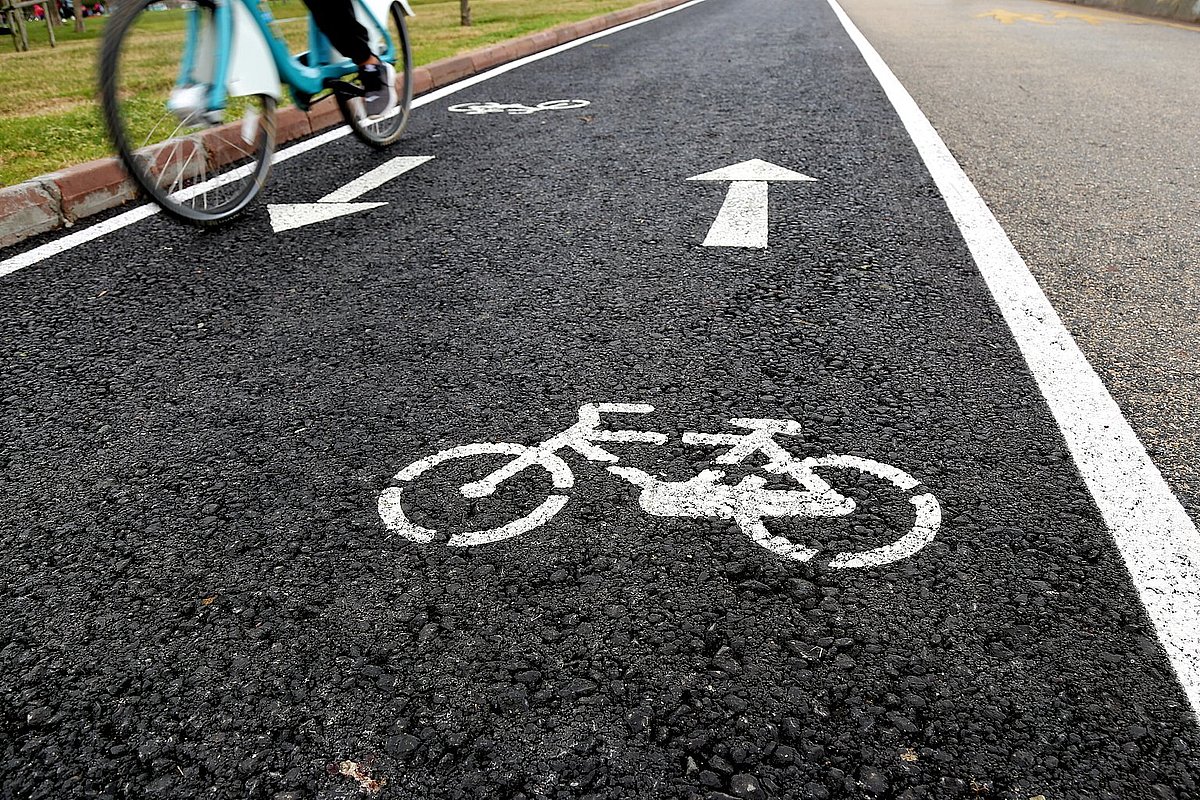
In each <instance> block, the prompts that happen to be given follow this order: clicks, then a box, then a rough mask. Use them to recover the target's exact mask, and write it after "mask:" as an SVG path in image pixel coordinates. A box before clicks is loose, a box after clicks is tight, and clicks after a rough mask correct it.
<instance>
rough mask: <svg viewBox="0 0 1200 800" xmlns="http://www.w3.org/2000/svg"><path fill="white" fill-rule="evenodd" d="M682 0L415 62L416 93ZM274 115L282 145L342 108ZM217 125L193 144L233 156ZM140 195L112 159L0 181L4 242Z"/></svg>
mask: <svg viewBox="0 0 1200 800" xmlns="http://www.w3.org/2000/svg"><path fill="white" fill-rule="evenodd" d="M685 2H688V0H652V2H648V3H642V4H641V5H638V6H633V7H631V8H626V9H622V10H620V11H615V12H613V13H611V14H605V15H603V16H599V17H592V18H591V19H585V20H582V21H580V22H571V23H565V24H563V25H556V26H555V27H553V28H550V29H548V30H544V31H538V32H536V33H531V34H527V35H525V36H521V37H519V38H516V39H509V40H508V41H505V42H500V43H499V44H494V45H491V46H489V47H485V48H482V49H480V50H473V51H471V52H469V53H463V54H462V55H457V56H452V57H450V58H444V59H441V60H440V61H435V62H433V63H432V64H426V65H425V66H423V67H417V68H416V69H414V70H413V94H414V95H421V94H426V93H427V92H430V91H432V90H434V89H439V88H441V87H443V86H448V85H450V84H452V83H454V82H455V81H460V80H462V79H463V78H467V77H470V76H471V75H477V74H479V73H480V72H483V71H485V70H488V69H491V68H492V67H496V66H499V65H501V64H504V63H506V62H509V61H514V60H516V59H518V58H523V57H525V56H529V55H533V54H534V53H538V52H541V51H542V50H548V49H550V48H551V47H556V46H558V45H560V44H565V43H566V42H571V41H574V40H576V39H581V38H583V37H584V36H589V35H591V34H593V33H598V32H600V31H602V30H606V29H608V28H613V27H616V26H617V25H623V24H624V23H626V22H632V21H633V20H636V19H642V18H643V17H648V16H650V15H651V14H657V13H658V12H660V11H665V10H667V9H668V8H674V7H675V6H678V5H683V4H684V3H685ZM275 118H276V122H275V135H276V139H277V143H278V144H280V145H282V144H286V143H287V142H291V141H295V140H296V139H302V138H304V137H305V136H309V135H311V134H314V133H319V132H320V131H322V130H325V129H327V128H332V127H333V126H335V125H340V124H341V123H342V115H341V112H339V111H338V107H337V103H336V102H334V101H333V100H322V101H321V102H319V103H317V104H316V105H314V106H313V107H312V108H311V109H310V110H309V111H308V112H307V113H306V112H304V111H301V110H300V109H298V108H295V107H288V108H285V109H281V110H280V111H279V112H278V113H277V114H276V115H275ZM218 131H220V129H219V128H218V129H215V130H214V131H212V132H206V133H205V134H202V135H200V136H197V137H193V141H194V146H195V147H197V148H200V149H202V150H203V151H204V153H205V159H206V161H207V163H209V164H210V165H213V166H216V165H220V164H222V163H227V161H228V159H229V156H230V153H229V152H228V151H226V150H224V148H221V147H220V146H218V142H220V140H221V137H220V136H219V135H215V134H216V132H218ZM210 133H212V134H214V135H209V134H210ZM136 195H137V193H136V191H135V189H134V186H133V183H132V182H131V181H130V180H129V178H128V177H127V176H126V175H125V171H124V169H123V168H122V167H121V165H120V163H119V162H118V161H117V160H116V159H115V158H102V159H98V160H96V161H89V162H88V163H86V164H79V165H78V166H74V167H69V168H68V169H65V170H62V171H60V172H52V173H50V174H49V175H40V176H38V177H36V178H31V179H30V180H28V181H26V182H24V183H20V184H17V185H16V186H9V187H7V188H0V247H7V246H9V245H13V244H16V243H18V242H21V241H23V240H25V239H28V238H30V237H32V236H36V235H38V234H40V233H45V232H47V231H51V230H54V229H55V228H61V227H69V226H70V225H72V224H74V223H75V222H76V221H77V220H80V219H83V218H84V217H88V216H91V215H92V214H98V213H100V212H101V211H107V210H108V209H110V208H116V207H117V206H119V205H122V204H123V203H126V202H128V201H129V200H132V199H133V198H134V197H136Z"/></svg>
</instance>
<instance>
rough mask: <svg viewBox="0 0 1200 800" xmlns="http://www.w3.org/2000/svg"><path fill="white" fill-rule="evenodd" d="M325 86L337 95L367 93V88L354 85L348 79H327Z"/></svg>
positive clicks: (351, 95)
mask: <svg viewBox="0 0 1200 800" xmlns="http://www.w3.org/2000/svg"><path fill="white" fill-rule="evenodd" d="M325 86H326V88H328V89H331V90H333V93H334V94H336V95H338V96H339V97H345V98H350V97H362V96H363V95H365V94H366V93H367V90H366V89H364V88H362V87H361V86H356V85H354V84H353V83H350V82H349V81H328V82H327V83H326V84H325Z"/></svg>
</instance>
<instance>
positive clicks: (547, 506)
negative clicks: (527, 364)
mask: <svg viewBox="0 0 1200 800" xmlns="http://www.w3.org/2000/svg"><path fill="white" fill-rule="evenodd" d="M653 410H654V407H653V406H651V405H648V404H646V403H588V404H586V405H584V406H582V407H580V409H579V421H578V422H577V423H575V424H574V425H572V426H570V427H569V428H567V429H566V430H565V431H563V432H561V433H558V434H556V435H554V436H551V437H550V438H549V439H547V440H546V441H544V442H542V443H541V444H538V445H521V444H511V443H509V442H477V443H475V444H468V445H461V446H459V447H452V448H450V449H448V450H443V451H441V452H439V453H435V454H434V455H432V456H428V457H426V458H422V459H418V460H417V461H414V462H413V463H412V464H409V465H408V466H407V467H405V468H404V469H402V470H400V471H399V472H398V473H396V475H395V477H394V478H393V480H394V481H395V482H397V483H400V484H401V486H392V487H389V488H387V489H384V490H383V491H382V492H381V493H380V495H379V502H378V506H379V516H380V519H382V520H383V522H384V524H385V525H386V526H387V527H388V529H390V530H391V531H393V532H394V533H397V534H399V535H400V536H403V537H404V538H406V539H409V540H411V541H414V542H419V543H421V544H428V543H429V542H431V541H433V539H434V537H435V536H436V535H437V531H436V530H435V529H432V528H426V527H423V526H421V525H418V524H416V523H415V522H413V521H412V520H410V519H409V518H408V516H407V515H406V514H405V511H404V501H405V493H404V492H405V486H407V485H408V484H410V483H412V482H413V481H416V480H417V479H418V478H420V477H421V476H423V475H424V474H425V473H426V472H428V471H429V470H431V469H433V468H435V467H438V466H440V465H442V464H444V463H446V462H449V461H456V460H459V459H467V458H475V457H477V456H487V455H503V456H510V457H511V460H510V461H509V462H508V463H507V464H506V465H504V466H501V467H500V468H498V469H496V470H494V471H493V472H491V473H490V474H489V475H487V476H485V477H483V478H482V479H480V480H477V481H473V482H470V483H466V484H464V485H463V486H462V487H461V489H460V493H461V494H462V495H463V496H464V497H469V498H484V497H489V496H491V495H492V494H494V493H495V492H496V490H497V489H499V487H500V484H502V483H504V482H505V481H507V480H509V479H511V478H513V477H515V476H516V475H518V474H519V473H521V472H523V471H524V470H526V469H528V468H529V467H532V466H535V465H536V466H539V467H541V468H542V469H543V470H545V471H546V472H548V473H549V474H550V476H551V478H552V480H553V483H554V488H556V489H568V488H571V487H572V486H574V484H575V478H574V475H573V474H572V473H571V469H570V467H568V466H567V464H566V462H565V461H563V460H562V459H561V458H560V457H559V456H558V452H559V451H561V450H564V449H571V450H574V451H575V452H577V453H579V454H580V455H582V456H584V457H585V458H587V459H588V460H590V461H598V462H606V463H608V464H611V465H612V466H609V468H608V471H609V472H610V473H612V474H613V475H616V476H617V477H620V478H624V479H625V480H627V481H629V482H630V483H631V484H633V485H634V486H636V487H638V488H639V489H641V494H640V496H639V498H638V503H639V505H640V506H641V507H642V508H643V509H644V510H645V511H646V512H648V513H650V514H652V515H654V516H659V517H674V518H717V519H725V520H729V521H730V522H733V523H734V524H736V525H737V526H738V528H739V529H740V530H741V531H742V533H744V534H745V535H746V536H748V537H749V538H750V539H751V541H753V542H754V543H755V544H757V545H759V546H760V547H763V548H764V549H766V550H769V551H770V552H772V553H774V554H775V555H777V556H780V557H782V558H787V559H791V560H794V561H808V560H810V559H812V558H813V557H815V556H816V555H817V554H818V553H819V552H820V551H819V550H818V549H816V548H811V547H806V546H804V545H801V544H796V543H794V542H792V541H791V540H789V539H787V538H786V537H783V536H778V535H775V534H772V533H771V532H770V531H769V530H768V529H767V526H766V524H765V523H764V520H765V519H777V518H781V517H800V518H805V519H818V518H822V517H843V516H846V515H848V514H852V513H853V512H854V510H855V509H856V508H857V504H856V503H855V501H854V500H852V499H850V498H849V497H846V496H844V495H842V494H841V493H839V492H838V491H836V490H835V489H834V488H833V487H832V486H830V485H829V484H828V483H827V482H826V481H825V480H824V478H822V477H821V476H820V475H818V474H817V470H818V469H820V470H825V471H830V470H845V469H852V470H857V471H858V472H861V473H866V474H870V475H873V476H875V477H876V478H878V479H880V480H881V481H883V482H886V483H890V484H892V485H893V486H894V487H895V488H896V489H898V490H900V491H901V492H902V493H904V494H906V495H908V494H909V493H910V492H911V491H912V490H913V489H916V488H917V487H918V486H919V485H920V484H919V482H918V481H917V480H916V479H915V478H913V477H912V476H911V475H909V474H908V473H906V472H904V471H903V470H899V469H897V468H895V467H893V466H891V465H889V464H884V463H882V462H879V461H870V460H868V459H864V458H858V457H855V456H841V455H832V456H825V457H824V458H819V459H814V458H807V459H804V460H803V461H800V460H797V459H796V458H795V457H794V456H793V455H792V454H791V452H790V451H788V450H787V449H786V448H784V447H783V446H782V445H780V444H779V443H778V442H776V441H775V437H776V436H795V435H797V434H799V433H800V432H801V427H800V424H799V423H798V422H796V421H794V420H787V419H743V418H739V419H732V420H730V425H732V426H734V427H737V428H742V429H743V430H745V431H749V433H698V432H695V431H688V432H685V433H684V434H683V441H684V443H685V444H692V445H705V446H710V447H711V446H715V447H720V448H723V452H722V453H720V454H719V455H718V456H717V457H716V458H715V459H714V460H715V462H716V463H718V464H729V465H737V464H742V463H744V462H746V461H747V460H748V459H750V458H752V457H755V456H762V457H763V459H764V460H765V462H766V463H765V464H763V466H762V467H761V469H762V470H763V471H765V472H768V473H771V474H772V475H774V476H776V480H777V479H778V477H780V476H782V477H787V478H791V479H792V480H793V481H794V482H795V483H796V484H797V487H798V488H794V489H768V488H766V487H767V479H765V478H763V477H762V476H759V475H748V476H746V477H744V478H742V479H741V480H740V481H738V482H737V483H726V482H725V475H726V473H725V472H724V471H723V470H715V469H706V470H703V471H701V472H700V474H699V475H696V476H695V477H693V478H688V479H687V480H683V481H664V480H660V479H659V478H656V477H654V476H653V475H651V474H649V473H647V472H644V471H642V470H640V469H636V468H633V467H622V466H616V464H617V462H619V461H620V458H619V457H618V456H617V455H615V454H613V453H610V452H609V451H608V450H606V449H604V447H601V446H600V445H599V444H598V443H600V442H625V443H639V442H640V443H644V444H652V445H655V446H661V445H663V444H666V442H667V437H666V436H665V435H663V434H661V433H654V432H649V431H636V430H609V429H607V428H604V427H602V420H601V418H600V415H601V414H649V413H651V412H652V411H653ZM909 500H910V502H911V503H912V505H913V510H914V522H913V525H912V527H911V528H910V529H909V530H908V531H907V532H906V533H905V534H904V535H903V536H901V537H900V538H899V539H898V540H896V541H894V542H891V543H889V544H886V545H883V546H880V547H876V548H873V549H870V550H865V551H856V552H848V553H838V554H836V555H835V556H834V557H833V558H832V560H831V561H830V566H832V567H834V568H852V567H873V566H880V565H882V564H888V563H891V562H892V561H897V560H899V559H901V558H907V557H909V556H911V555H913V554H914V553H916V552H917V551H918V550H920V549H921V548H923V547H924V546H925V545H927V544H929V542H930V541H932V540H933V537H934V536H935V535H937V531H938V526H939V525H940V523H941V506H940V505H939V503H938V501H937V499H936V498H935V497H934V496H933V495H932V494H930V493H929V492H925V493H923V494H921V495H919V496H917V497H909ZM567 501H568V498H567V496H566V495H560V494H554V493H551V494H550V495H549V497H547V498H546V499H545V500H543V501H542V503H541V504H539V505H538V506H537V507H536V508H535V509H534V510H533V511H531V512H529V513H528V514H526V515H525V516H523V517H521V518H519V519H516V520H513V521H512V522H509V523H507V524H505V525H501V526H499V527H496V528H489V529H487V530H478V531H470V530H468V531H461V532H455V533H452V534H451V535H450V536H449V540H448V542H447V544H449V545H450V546H452V547H466V546H470V545H481V544H491V543H493V542H499V541H502V540H504V539H509V538H512V537H514V536H518V535H520V534H522V533H527V532H529V531H532V530H534V529H535V528H539V527H541V526H542V525H545V524H546V523H548V522H549V521H550V519H551V518H552V517H553V516H554V515H555V514H557V513H558V512H559V511H561V510H562V509H563V507H564V506H566V504H567Z"/></svg>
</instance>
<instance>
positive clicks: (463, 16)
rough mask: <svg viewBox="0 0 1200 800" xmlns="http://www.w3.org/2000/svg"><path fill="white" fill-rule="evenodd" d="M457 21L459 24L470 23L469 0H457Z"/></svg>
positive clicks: (467, 25) (468, 24) (466, 24)
mask: <svg viewBox="0 0 1200 800" xmlns="http://www.w3.org/2000/svg"><path fill="white" fill-rule="evenodd" d="M458 21H459V23H460V24H462V25H464V26H466V27H470V25H471V0H458Z"/></svg>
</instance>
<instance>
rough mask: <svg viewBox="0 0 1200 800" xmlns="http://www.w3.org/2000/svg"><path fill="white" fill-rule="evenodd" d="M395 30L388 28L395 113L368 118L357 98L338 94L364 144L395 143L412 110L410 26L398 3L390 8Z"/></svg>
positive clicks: (345, 113)
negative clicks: (393, 49) (393, 54)
mask: <svg viewBox="0 0 1200 800" xmlns="http://www.w3.org/2000/svg"><path fill="white" fill-rule="evenodd" d="M388 17H389V18H390V19H391V22H392V25H393V28H394V29H393V30H391V31H389V34H390V35H391V37H392V39H393V41H394V42H395V44H396V45H397V46H396V51H397V53H396V63H395V64H393V67H394V68H395V70H396V81H397V98H396V112H395V113H394V114H392V115H390V116H387V117H384V118H383V119H380V120H374V121H372V120H367V119H364V118H363V117H362V116H361V113H360V110H359V101H358V98H347V97H344V96H343V95H340V94H339V95H337V101H338V107H339V108H340V109H341V111H342V117H343V118H344V119H345V120H346V124H348V125H349V126H350V129H351V130H352V131H354V135H355V136H357V137H358V139H359V140H360V141H362V142H363V143H364V144H367V145H370V146H371V147H374V148H377V149H383V148H385V147H387V146H389V145H392V144H395V143H396V141H397V140H399V138H400V137H401V136H402V135H403V134H404V129H405V128H407V127H408V115H409V112H410V111H411V110H412V93H413V75H412V73H413V67H412V47H411V45H410V43H409V40H408V25H407V24H406V23H405V22H404V9H403V8H402V7H401V6H400V4H399V3H392V4H391V6H389V8H388Z"/></svg>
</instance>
